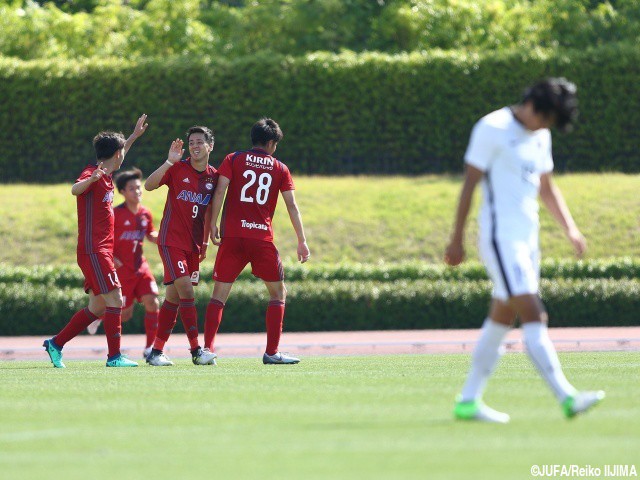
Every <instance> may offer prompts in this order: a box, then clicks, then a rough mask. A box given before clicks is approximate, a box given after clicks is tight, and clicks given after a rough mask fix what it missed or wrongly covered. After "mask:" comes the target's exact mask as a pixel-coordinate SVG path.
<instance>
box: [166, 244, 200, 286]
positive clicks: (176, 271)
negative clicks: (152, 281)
mask: <svg viewBox="0 0 640 480" xmlns="http://www.w3.org/2000/svg"><path fill="white" fill-rule="evenodd" d="M158 251H159V252H160V258H162V263H163V264H164V279H163V281H162V282H163V283H164V284H165V285H171V284H172V283H173V282H175V281H176V279H177V278H180V277H191V283H192V284H193V285H198V282H199V281H200V260H199V257H200V256H199V255H198V254H197V253H193V252H186V251H184V250H181V249H179V248H175V247H168V246H166V245H158Z"/></svg>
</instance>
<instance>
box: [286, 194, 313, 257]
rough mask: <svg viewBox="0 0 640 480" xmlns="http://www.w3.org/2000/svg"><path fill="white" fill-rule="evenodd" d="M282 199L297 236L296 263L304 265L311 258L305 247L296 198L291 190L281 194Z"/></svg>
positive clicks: (305, 240) (305, 239)
mask: <svg viewBox="0 0 640 480" xmlns="http://www.w3.org/2000/svg"><path fill="white" fill-rule="evenodd" d="M282 198H283V199H284V203H285V205H286V206H287V212H289V219H290V220H291V225H293V229H294V230H295V232H296V235H297V236H298V249H297V250H298V252H297V253H298V261H299V262H301V263H304V262H306V261H307V260H309V258H310V257H311V251H310V250H309V247H308V245H307V238H306V236H305V234H304V226H303V225H302V215H301V214H300V209H299V208H298V204H297V203H296V196H295V194H294V192H293V190H287V191H286V192H282Z"/></svg>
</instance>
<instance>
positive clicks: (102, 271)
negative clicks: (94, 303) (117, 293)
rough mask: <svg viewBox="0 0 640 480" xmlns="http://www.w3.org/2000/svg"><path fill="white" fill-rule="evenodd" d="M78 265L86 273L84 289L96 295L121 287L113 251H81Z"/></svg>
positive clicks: (78, 256)
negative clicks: (114, 263)
mask: <svg viewBox="0 0 640 480" xmlns="http://www.w3.org/2000/svg"><path fill="white" fill-rule="evenodd" d="M77 258H78V265H79V266H80V270H82V274H83V275H84V291H85V292H86V293H89V290H91V291H92V292H93V294H94V295H101V294H105V293H109V292H110V291H111V290H114V289H116V288H120V281H119V280H118V274H117V273H116V267H115V266H114V265H113V253H110V252H100V253H79V254H78V255H77Z"/></svg>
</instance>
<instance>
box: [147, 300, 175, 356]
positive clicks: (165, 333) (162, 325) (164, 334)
mask: <svg viewBox="0 0 640 480" xmlns="http://www.w3.org/2000/svg"><path fill="white" fill-rule="evenodd" d="M176 318H178V305H176V304H175V303H171V302H170V301H169V300H165V301H164V302H162V306H161V307H160V313H159V314H158V330H157V332H156V340H155V342H153V348H155V349H156V350H163V349H164V344H165V343H167V340H169V335H171V332H172V331H173V327H175V325H176Z"/></svg>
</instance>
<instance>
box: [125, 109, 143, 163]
mask: <svg viewBox="0 0 640 480" xmlns="http://www.w3.org/2000/svg"><path fill="white" fill-rule="evenodd" d="M146 121H147V114H146V113H143V114H142V115H141V116H140V118H138V121H137V122H136V126H135V128H134V129H133V132H132V133H131V135H129V138H127V141H126V142H125V144H124V154H125V155H126V154H127V152H128V151H129V149H130V148H131V145H133V142H135V141H136V140H137V139H138V138H140V137H141V136H142V134H143V133H144V132H146V131H147V127H148V126H149V124H148V123H146Z"/></svg>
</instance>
